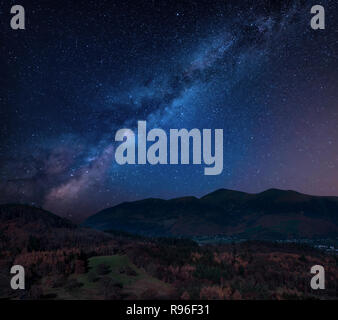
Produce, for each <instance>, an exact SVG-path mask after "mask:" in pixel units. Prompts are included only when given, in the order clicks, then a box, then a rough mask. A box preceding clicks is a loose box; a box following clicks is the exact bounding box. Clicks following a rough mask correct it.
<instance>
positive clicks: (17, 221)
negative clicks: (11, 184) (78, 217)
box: [0, 204, 110, 253]
mask: <svg viewBox="0 0 338 320" xmlns="http://www.w3.org/2000/svg"><path fill="white" fill-rule="evenodd" d="M105 240H110V237H109V235H105V234H103V233H102V232H100V231H97V230H92V229H85V228H81V227H79V226H77V225H75V224H73V223H72V222H70V221H69V220H67V219H65V218H61V217H59V216H57V215H55V214H53V213H51V212H48V211H46V210H43V209H41V208H36V207H33V206H28V205H22V204H6V205H0V252H2V253H3V252H5V251H6V252H21V251H23V250H28V251H33V250H51V249H57V248H61V247H71V246H74V245H75V244H81V245H85V244H88V243H91V244H95V243H101V242H102V241H105Z"/></svg>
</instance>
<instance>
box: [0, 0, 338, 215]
mask: <svg viewBox="0 0 338 320" xmlns="http://www.w3.org/2000/svg"><path fill="white" fill-rule="evenodd" d="M4 2H5V1H3V2H2V3H1V4H0V43H1V46H0V107H1V109H0V117H1V118H0V119H1V126H0V203H7V202H22V203H29V204H34V205H37V206H42V207H43V208H45V209H48V210H50V211H52V212H54V213H57V214H60V215H63V216H69V217H70V216H72V217H73V218H74V219H75V220H80V219H82V218H83V217H85V216H88V215H90V214H94V213H95V212H97V211H98V210H101V209H103V208H106V207H109V206H113V205H115V204H118V203H120V202H122V201H130V200H137V199H142V198H147V197H160V198H166V199H167V198H172V197H179V196H186V195H194V196H201V195H204V194H206V193H208V192H211V191H213V190H215V189H218V188H228V189H235V190H241V191H246V192H260V191H263V190H265V189H268V188H281V189H293V190H296V191H299V192H304V193H309V194H315V195H335V196H338V2H337V1H333V0H332V1H317V0H316V1H304V2H301V1H272V0H271V1H259V0H257V1H238V0H236V1H226V0H223V1H197V0H196V1H183V0H180V1H157V0H153V1H133V2H131V1H125V0H124V1H103V0H95V1H88V0H86V1H60V0H59V1H24V0H22V1H21V0H20V1H15V2H13V1H6V3H4ZM239 2H240V4H238V3H239ZM304 3H305V4H304ZM14 4H21V5H23V6H24V7H25V10H26V30H18V31H14V30H12V29H11V28H10V24H9V22H10V18H11V15H10V13H9V12H10V8H11V6H12V5H14ZM315 4H321V5H323V6H324V7H325V9H326V29H325V30H312V29H311V27H310V19H311V17H312V15H311V13H310V8H311V6H312V5H315ZM138 120H146V121H147V127H148V129H151V128H162V129H164V130H166V131H167V132H168V130H169V128H178V129H180V128H187V129H189V130H190V129H192V128H199V129H202V128H211V129H216V128H222V129H223V130H224V165H223V172H222V174H220V175H217V176H205V175H204V174H203V169H204V167H205V166H204V165H155V166H153V165H150V164H147V165H125V166H120V165H118V164H116V162H115V159H114V150H115V148H116V146H117V143H115V142H114V137H115V133H116V131H117V130H118V129H121V128H125V127H127V128H136V126H137V121H138Z"/></svg>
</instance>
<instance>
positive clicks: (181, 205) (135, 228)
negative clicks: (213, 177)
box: [83, 189, 338, 239]
mask: <svg viewBox="0 0 338 320" xmlns="http://www.w3.org/2000/svg"><path fill="white" fill-rule="evenodd" d="M83 225H84V226H87V227H92V228H95V229H99V230H122V231H126V232H131V233H137V234H143V235H150V236H184V237H191V236H213V235H219V234H223V235H225V236H236V237H241V238H246V239H288V238H336V237H337V236H338V197H319V196H310V195H306V194H301V193H298V192H295V191H291V190H286V191H284V190H278V189H269V190H266V191H264V192H261V193H258V194H249V193H245V192H239V191H232V190H226V189H220V190H217V191H215V192H212V193H210V194H208V195H206V196H204V197H202V198H200V199H198V198H195V197H185V198H177V199H172V200H162V199H145V200H141V201H135V202H126V203H122V204H120V205H117V206H115V207H112V208H108V209H105V210H103V211H100V212H98V213H97V214H95V215H93V216H91V217H89V218H88V219H87V220H86V221H85V222H84V224H83Z"/></svg>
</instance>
